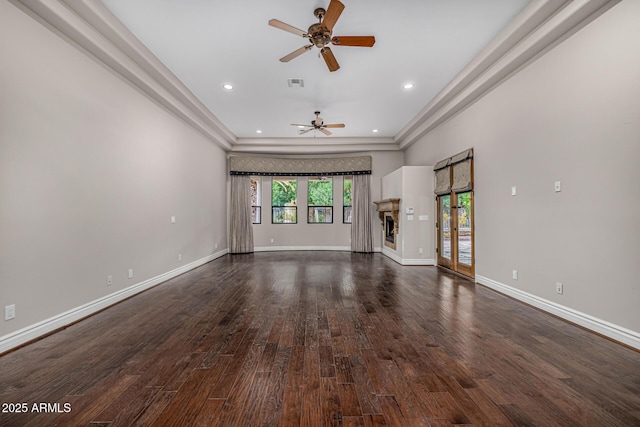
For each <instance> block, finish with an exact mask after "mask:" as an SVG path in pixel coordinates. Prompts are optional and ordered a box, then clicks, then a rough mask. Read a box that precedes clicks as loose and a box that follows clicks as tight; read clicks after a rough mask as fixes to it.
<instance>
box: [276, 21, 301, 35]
mask: <svg viewBox="0 0 640 427" xmlns="http://www.w3.org/2000/svg"><path fill="white" fill-rule="evenodd" d="M269 25H271V26H272V27H276V28H279V29H281V30H284V31H288V32H290V33H293V34H295V35H298V36H302V37H306V36H307V33H306V32H305V31H302V30H301V29H300V28H296V27H294V26H292V25H289V24H285V23H284V22H282V21H278V20H277V19H272V20H271V21H269Z"/></svg>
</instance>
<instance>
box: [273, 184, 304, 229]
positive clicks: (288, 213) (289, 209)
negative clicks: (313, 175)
mask: <svg viewBox="0 0 640 427" xmlns="http://www.w3.org/2000/svg"><path fill="white" fill-rule="evenodd" d="M297 199H298V180H297V178H288V177H278V176H274V177H273V178H272V180H271V223H272V224H296V223H297V222H298V208H297V206H296V204H297Z"/></svg>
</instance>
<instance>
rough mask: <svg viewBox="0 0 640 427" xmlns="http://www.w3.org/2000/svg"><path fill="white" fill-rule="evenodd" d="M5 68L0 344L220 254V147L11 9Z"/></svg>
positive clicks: (6, 13)
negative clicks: (7, 313) (8, 314)
mask: <svg viewBox="0 0 640 427" xmlns="http://www.w3.org/2000/svg"><path fill="white" fill-rule="evenodd" d="M0 58H2V60H1V61H0V236H1V237H0V308H4V306H6V305H10V304H15V306H16V318H15V319H13V320H9V321H5V320H4V317H2V319H0V342H1V341H2V337H3V336H4V337H5V338H6V337H7V336H8V334H12V333H15V332H16V331H18V330H21V329H22V328H26V327H29V326H32V325H34V324H36V323H38V322H41V321H44V320H46V319H49V318H51V317H52V316H58V315H60V314H61V313H64V312H66V311H68V310H73V309H75V308H77V307H80V306H83V305H84V304H87V303H90V302H92V301H95V300H98V299H101V298H104V297H105V296H107V295H111V294H113V293H115V292H118V291H122V290H123V289H125V288H127V287H130V286H132V285H135V284H137V283H140V282H144V281H146V280H148V279H151V278H154V277H158V276H160V275H162V274H165V273H167V272H170V271H173V270H175V269H178V268H180V267H181V266H184V265H188V264H189V263H193V262H195V261H197V260H201V259H203V258H205V257H208V256H211V255H212V254H214V253H215V252H222V253H223V252H224V249H226V241H227V237H226V203H225V201H226V194H225V191H226V184H225V183H226V160H225V153H224V152H223V151H222V150H221V149H220V148H218V147H217V146H216V145H215V144H213V143H211V142H210V141H208V140H207V139H205V138H204V137H203V136H202V135H201V134H199V133H197V132H196V131H194V130H193V129H192V128H190V127H188V126H187V125H185V124H184V123H183V122H181V121H179V120H178V119H177V118H176V117H174V116H173V115H171V114H170V113H168V112H167V111H166V110H164V109H162V108H160V107H159V106H158V105H157V104H155V103H154V102H152V101H151V100H149V99H148V98H146V97H145V96H143V95H142V94H141V93H140V92H138V91H137V90H135V89H133V88H132V87H131V86H130V85H129V84H128V83H126V82H125V81H123V80H122V79H120V78H118V77H116V75H115V74H113V73H112V72H110V71H109V70H108V69H106V68H105V67H103V66H101V65H100V64H99V63H97V62H96V61H95V60H93V59H92V58H91V57H89V56H88V55H86V54H85V53H83V52H82V51H80V50H78V49H77V48H75V47H73V46H72V45H70V44H69V43H67V42H66V41H65V40H63V39H61V38H59V37H58V36H56V35H54V34H53V33H52V32H51V31H49V30H48V29H47V28H45V27H44V26H42V25H41V24H40V23H38V22H36V21H35V20H33V19H32V18H30V17H28V16H27V15H26V14H24V13H23V12H22V11H20V10H18V9H17V8H16V7H14V6H13V5H12V4H10V3H9V2H0ZM172 215H173V216H176V223H175V224H171V223H170V217H171V216H172ZM216 244H217V245H218V248H217V249H216V248H215V245H216ZM179 253H181V254H182V261H178V254H179ZM129 268H133V269H134V278H133V279H128V278H127V270H128V269H129ZM107 275H112V276H113V284H112V285H111V286H107V283H106V279H107ZM0 350H1V348H0Z"/></svg>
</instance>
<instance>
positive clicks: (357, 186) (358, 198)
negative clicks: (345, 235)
mask: <svg viewBox="0 0 640 427" xmlns="http://www.w3.org/2000/svg"><path fill="white" fill-rule="evenodd" d="M370 187H371V175H354V176H353V195H352V204H353V207H352V208H351V209H352V211H351V251H353V252H373V231H372V230H373V229H372V225H373V224H372V220H371V190H370Z"/></svg>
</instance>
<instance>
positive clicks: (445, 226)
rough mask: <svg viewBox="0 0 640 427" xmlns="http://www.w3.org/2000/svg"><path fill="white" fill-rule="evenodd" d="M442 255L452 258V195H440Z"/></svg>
mask: <svg viewBox="0 0 640 427" xmlns="http://www.w3.org/2000/svg"><path fill="white" fill-rule="evenodd" d="M440 224H442V228H441V229H440V256H441V257H442V258H446V259H451V196H440Z"/></svg>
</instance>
